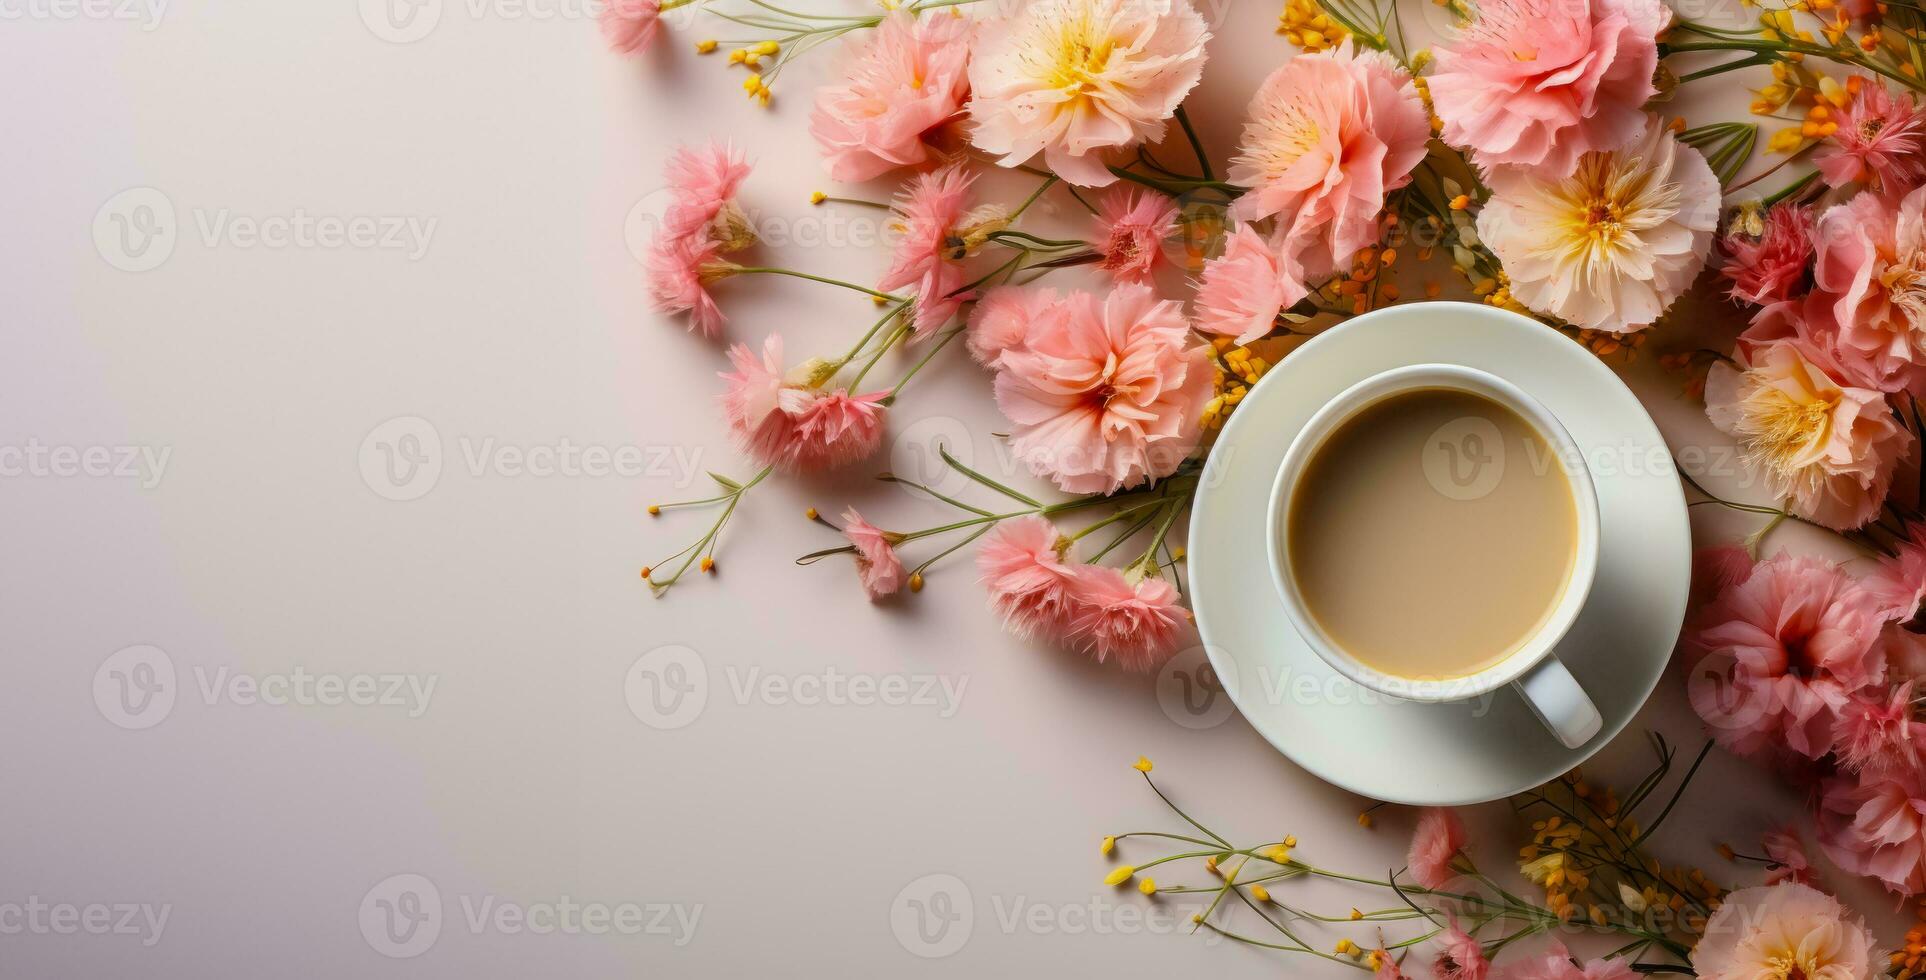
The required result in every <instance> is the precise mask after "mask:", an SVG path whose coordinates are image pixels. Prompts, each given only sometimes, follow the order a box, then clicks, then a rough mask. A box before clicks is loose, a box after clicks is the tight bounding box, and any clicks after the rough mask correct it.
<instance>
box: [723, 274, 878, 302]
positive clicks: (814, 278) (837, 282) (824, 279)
mask: <svg viewBox="0 0 1926 980" xmlns="http://www.w3.org/2000/svg"><path fill="white" fill-rule="evenodd" d="M730 275H761V276H792V277H794V278H797V279H807V280H809V281H810V282H820V283H823V284H824V285H828V286H841V287H843V288H844V289H853V290H855V291H857V292H859V293H862V294H864V295H867V296H874V297H877V298H878V299H883V300H887V301H889V302H891V303H899V302H903V301H904V300H903V297H901V296H895V295H892V294H890V293H883V292H878V291H876V290H874V289H871V288H869V287H868V286H858V285H856V284H855V283H853V282H844V281H842V280H841V279H831V278H829V277H828V276H818V275H814V274H811V273H808V272H797V271H796V270H794V269H776V268H772V267H769V266H760V265H745V266H738V267H736V268H735V269H732V270H730Z"/></svg>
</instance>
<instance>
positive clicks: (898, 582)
mask: <svg viewBox="0 0 1926 980" xmlns="http://www.w3.org/2000/svg"><path fill="white" fill-rule="evenodd" d="M843 534H844V536H846V537H848V538H849V543H850V544H853V545H855V546H856V578H857V579H858V580H859V581H861V582H862V583H863V591H864V592H867V593H869V597H870V598H871V599H872V600H874V599H881V598H883V597H884V596H889V595H895V594H896V591H897V590H898V589H901V588H902V587H903V562H902V560H901V559H899V558H897V557H896V548H895V544H896V542H898V541H900V540H902V538H901V536H900V535H897V534H893V533H891V532H889V531H885V530H882V529H881V528H878V527H876V526H874V525H872V524H870V523H869V522H868V521H865V520H863V515H861V514H858V513H856V508H854V507H851V508H849V509H848V510H845V511H843Z"/></svg>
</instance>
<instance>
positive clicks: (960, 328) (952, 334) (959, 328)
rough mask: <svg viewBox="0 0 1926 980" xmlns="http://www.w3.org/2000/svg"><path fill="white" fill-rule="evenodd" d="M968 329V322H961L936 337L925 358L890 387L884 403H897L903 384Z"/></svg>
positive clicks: (907, 382) (925, 353)
mask: <svg viewBox="0 0 1926 980" xmlns="http://www.w3.org/2000/svg"><path fill="white" fill-rule="evenodd" d="M968 329H969V327H968V326H967V325H966V324H961V323H959V324H957V325H956V326H954V327H951V328H950V329H949V331H948V332H946V333H944V334H943V336H941V337H938V338H936V342H935V343H933V344H931V345H930V349H929V350H927V351H925V352H924V353H923V359H922V360H920V361H917V362H916V363H915V364H914V365H912V366H911V367H910V369H909V371H907V372H906V373H904V375H903V376H902V377H901V378H899V379H897V381H896V386H895V387H893V388H891V389H890V391H889V397H888V398H885V399H883V404H885V405H894V404H895V403H896V396H898V395H900V394H902V393H903V386H904V385H907V384H909V383H910V379H911V378H914V377H916V373H917V372H918V371H921V370H923V366H924V365H926V364H928V363H929V362H930V361H931V360H932V359H933V358H935V357H936V355H937V354H939V353H941V352H942V350H943V348H945V347H948V346H949V344H950V341H952V340H955V339H956V338H957V337H958V336H959V335H961V334H962V333H963V332H964V331H965V330H968Z"/></svg>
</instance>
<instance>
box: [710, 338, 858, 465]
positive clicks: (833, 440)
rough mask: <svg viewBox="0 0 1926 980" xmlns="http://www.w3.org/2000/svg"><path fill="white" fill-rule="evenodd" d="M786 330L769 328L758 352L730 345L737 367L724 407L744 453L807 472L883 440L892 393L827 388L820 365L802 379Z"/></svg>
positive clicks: (726, 377)
mask: <svg viewBox="0 0 1926 980" xmlns="http://www.w3.org/2000/svg"><path fill="white" fill-rule="evenodd" d="M782 347H783V343H782V337H781V336H779V335H776V334H771V335H769V337H768V339H766V340H764V341H763V344H762V355H761V356H760V357H758V356H757V355H756V353H755V352H754V351H751V350H750V349H749V348H748V347H747V346H745V345H743V344H736V345H735V346H733V347H731V348H729V361H730V363H732V364H734V365H735V368H736V369H735V370H734V371H732V372H723V374H722V376H721V377H722V380H723V381H724V382H726V383H727V388H726V389H725V390H724V392H723V395H722V411H723V416H724V418H725V419H726V420H727V421H728V424H729V434H730V435H731V436H733V437H734V438H735V441H736V446H737V447H738V448H739V449H741V450H742V452H743V454H744V455H746V456H748V457H749V458H751V459H753V460H755V461H756V462H758V463H761V464H762V465H764V466H769V467H773V468H775V469H776V470H778V471H781V472H784V473H808V472H814V471H817V470H825V469H833V468H835V467H838V466H846V465H848V464H850V463H853V462H856V461H857V460H861V459H867V458H869V456H870V455H871V454H873V453H874V452H875V451H876V449H877V447H878V446H880V445H881V444H882V441H883V416H884V413H885V406H886V405H887V399H888V397H889V392H887V391H873V392H870V393H868V394H864V395H852V394H850V393H849V390H848V389H846V388H838V389H835V390H834V391H825V390H824V389H823V388H822V387H821V383H822V380H823V379H822V378H819V377H812V376H811V375H812V374H815V373H817V370H815V369H811V368H809V367H807V366H805V368H804V369H803V370H802V372H801V377H800V378H792V377H791V376H790V375H788V374H785V372H784V368H783V364H782Z"/></svg>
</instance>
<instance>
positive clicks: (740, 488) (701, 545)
mask: <svg viewBox="0 0 1926 980" xmlns="http://www.w3.org/2000/svg"><path fill="white" fill-rule="evenodd" d="M773 470H774V467H769V466H765V467H763V468H762V471H761V472H759V473H757V474H756V475H755V476H753V477H750V478H749V480H748V481H747V482H745V483H742V484H739V485H737V486H735V487H734V488H732V489H731V490H730V491H729V492H728V493H725V494H723V495H722V496H720V497H712V498H710V499H709V501H706V502H714V501H717V500H724V499H726V500H728V501H729V505H728V506H726V507H724V508H723V509H722V516H720V517H718V518H716V522H715V524H713V525H711V526H710V527H709V533H707V534H704V535H703V536H702V538H701V539H700V540H698V541H697V542H696V543H695V544H692V545H690V546H689V547H687V548H684V549H682V550H681V551H678V552H676V553H675V554H673V555H670V556H669V557H668V558H666V559H664V560H663V563H667V562H671V561H674V560H676V558H677V557H681V556H687V557H683V558H682V564H681V565H680V566H678V567H677V568H676V570H675V574H674V575H671V576H669V578H668V580H667V581H662V582H657V581H654V580H653V579H651V580H650V581H649V588H651V589H653V590H654V591H655V594H656V595H658V596H660V595H662V594H664V593H666V592H668V591H669V589H670V588H671V587H673V586H674V585H675V584H676V583H677V582H678V581H681V579H682V575H683V573H684V572H687V571H688V570H689V566H690V565H692V564H694V563H695V560H696V559H697V558H700V557H703V556H705V555H706V556H709V557H713V556H714V555H715V544H716V539H717V537H718V536H719V535H720V534H721V533H722V529H723V527H724V526H725V525H727V524H728V523H729V518H730V517H731V516H733V515H734V514H735V512H736V505H737V504H739V503H741V502H742V495H743V494H745V493H748V492H749V488H751V487H753V486H755V485H756V484H758V483H761V482H762V481H763V479H764V478H765V477H767V476H768V475H769V474H770V473H771V472H773Z"/></svg>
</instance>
